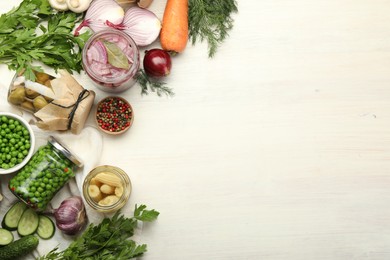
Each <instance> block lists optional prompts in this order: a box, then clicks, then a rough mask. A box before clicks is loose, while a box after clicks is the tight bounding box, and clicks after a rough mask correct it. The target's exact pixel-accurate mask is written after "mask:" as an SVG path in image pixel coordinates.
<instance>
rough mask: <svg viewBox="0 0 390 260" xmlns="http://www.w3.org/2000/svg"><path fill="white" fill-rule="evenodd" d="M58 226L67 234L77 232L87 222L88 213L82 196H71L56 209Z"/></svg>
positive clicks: (55, 215)
mask: <svg viewBox="0 0 390 260" xmlns="http://www.w3.org/2000/svg"><path fill="white" fill-rule="evenodd" d="M54 217H55V220H56V225H57V227H58V228H59V229H60V230H62V232H64V233H65V234H67V235H75V234H77V233H78V232H79V231H80V230H81V229H82V228H83V227H84V226H85V225H86V223H87V215H86V213H85V207H84V204H83V200H82V199H81V197H80V196H74V197H70V198H68V199H66V200H64V201H63V202H61V205H60V207H59V208H58V209H55V210H54Z"/></svg>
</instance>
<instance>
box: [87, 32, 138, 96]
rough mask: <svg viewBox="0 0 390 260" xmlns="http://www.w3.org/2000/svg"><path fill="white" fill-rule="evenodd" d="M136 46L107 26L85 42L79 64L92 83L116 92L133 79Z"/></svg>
mask: <svg viewBox="0 0 390 260" xmlns="http://www.w3.org/2000/svg"><path fill="white" fill-rule="evenodd" d="M139 56H140V55H139V49H138V47H137V45H136V43H135V42H134V40H133V39H132V38H131V37H130V36H129V35H127V34H125V33H123V32H121V31H118V30H114V29H107V30H103V31H100V32H98V33H95V34H94V35H92V36H91V37H90V38H89V40H88V41H87V42H86V44H85V46H84V48H83V52H82V64H83V68H84V70H85V72H86V74H87V75H88V76H89V78H91V79H92V81H93V82H94V83H95V85H96V86H97V87H98V88H99V89H101V90H103V91H106V92H112V93H118V92H122V91H125V90H127V89H129V88H130V87H131V86H133V85H134V84H135V82H136V77H137V74H138V70H139V66H140V57H139Z"/></svg>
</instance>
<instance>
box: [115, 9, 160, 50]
mask: <svg viewBox="0 0 390 260" xmlns="http://www.w3.org/2000/svg"><path fill="white" fill-rule="evenodd" d="M121 29H122V30H123V32H125V33H126V34H128V35H130V37H131V38H133V40H134V41H135V43H136V44H137V45H138V46H146V45H149V44H151V43H152V42H154V41H155V40H156V39H157V37H158V36H159V34H160V30H161V21H160V20H159V19H158V18H157V16H156V15H155V14H154V13H153V12H151V11H149V10H147V9H143V8H139V7H132V8H130V9H129V10H127V11H126V13H125V16H124V19H123V23H122V28H121Z"/></svg>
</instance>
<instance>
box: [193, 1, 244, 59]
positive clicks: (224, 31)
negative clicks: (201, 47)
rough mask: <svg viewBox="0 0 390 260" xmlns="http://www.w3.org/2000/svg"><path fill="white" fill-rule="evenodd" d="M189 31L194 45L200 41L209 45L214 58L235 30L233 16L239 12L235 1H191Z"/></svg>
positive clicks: (211, 55) (210, 54) (209, 50)
mask: <svg viewBox="0 0 390 260" xmlns="http://www.w3.org/2000/svg"><path fill="white" fill-rule="evenodd" d="M188 10H189V12H188V30H189V37H190V40H191V42H192V44H193V45H195V43H196V42H197V41H198V40H199V41H201V42H202V41H204V40H206V41H207V43H208V52H209V57H210V58H212V57H213V56H214V55H215V53H216V51H217V48H218V46H219V45H220V44H221V43H222V42H223V41H224V40H225V38H226V37H227V36H228V32H229V31H230V30H231V29H232V28H233V18H232V14H233V13H236V12H237V11H238V9H237V3H236V1H235V0H214V1H208V0H189V2H188Z"/></svg>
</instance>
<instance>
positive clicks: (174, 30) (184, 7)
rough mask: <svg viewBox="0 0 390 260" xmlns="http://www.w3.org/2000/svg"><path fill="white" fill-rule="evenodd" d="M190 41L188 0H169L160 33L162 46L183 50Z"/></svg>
mask: <svg viewBox="0 0 390 260" xmlns="http://www.w3.org/2000/svg"><path fill="white" fill-rule="evenodd" d="M187 42H188V0H167V3H166V6H165V11H164V16H163V20H162V28H161V33H160V43H161V47H162V48H163V49H164V50H166V51H173V52H182V51H183V50H184V49H185V47H186V45H187Z"/></svg>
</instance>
